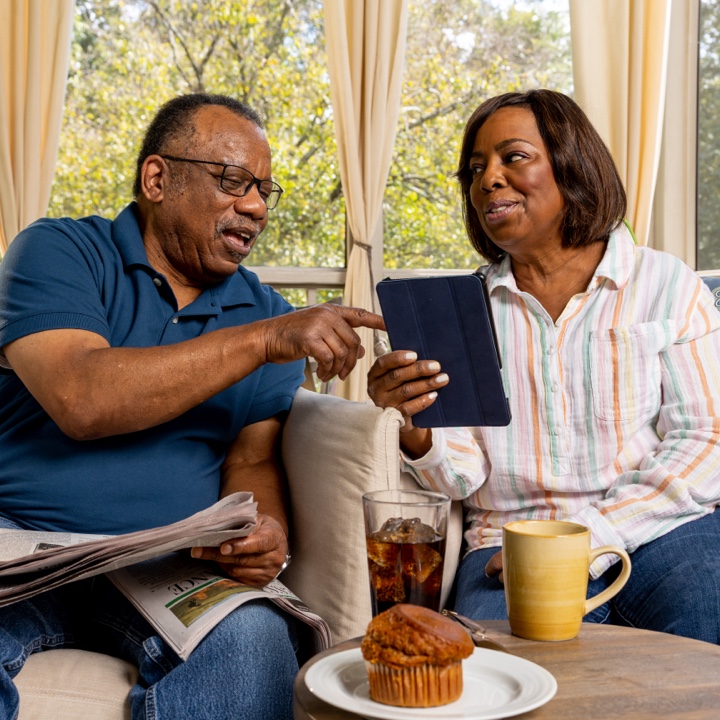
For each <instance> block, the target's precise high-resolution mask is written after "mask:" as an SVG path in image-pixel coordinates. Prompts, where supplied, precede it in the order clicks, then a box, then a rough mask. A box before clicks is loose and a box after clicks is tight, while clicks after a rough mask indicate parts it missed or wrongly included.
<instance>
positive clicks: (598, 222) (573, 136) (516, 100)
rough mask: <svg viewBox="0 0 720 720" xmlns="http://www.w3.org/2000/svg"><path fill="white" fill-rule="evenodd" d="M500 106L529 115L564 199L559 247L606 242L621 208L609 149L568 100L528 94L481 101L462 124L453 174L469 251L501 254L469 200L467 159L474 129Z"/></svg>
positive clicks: (541, 92) (624, 203)
mask: <svg viewBox="0 0 720 720" xmlns="http://www.w3.org/2000/svg"><path fill="white" fill-rule="evenodd" d="M502 107H525V108H527V109H528V110H530V111H531V112H532V113H533V115H534V116H535V122H536V123H537V126H538V130H539V131H540V136H541V137H542V139H543V142H544V143H545V148H546V149H547V152H548V156H549V158H550V164H551V166H552V169H553V175H554V176H555V182H556V183H557V186H558V189H559V190H560V194H561V195H562V197H563V200H564V201H565V210H564V215H563V220H562V226H561V235H562V241H563V244H564V245H566V246H578V245H589V244H590V243H593V242H595V241H597V240H604V241H607V239H608V237H609V236H610V233H611V232H612V231H613V230H614V229H615V228H616V227H617V226H618V225H619V224H620V223H621V222H622V220H623V218H624V217H625V212H626V209H627V198H626V195H625V189H624V188H623V185H622V181H621V180H620V176H619V175H618V172H617V169H616V167H615V163H614V162H613V159H612V156H611V155H610V151H609V150H608V149H607V147H606V145H605V143H604V142H603V141H602V138H601V137H600V135H599V134H598V132H597V130H595V128H594V127H593V126H592V124H591V123H590V120H588V118H587V115H585V113H584V112H583V111H582V110H581V109H580V106H579V105H578V104H577V103H576V102H575V101H574V100H572V99H571V98H569V97H568V96H567V95H563V94H562V93H559V92H554V91H552V90H528V91H527V92H524V93H520V92H511V93H506V94H504V95H498V96H497V97H493V98H490V99H489V100H486V101H485V102H484V103H482V105H480V107H478V108H477V110H475V112H474V113H473V114H472V115H471V117H470V119H469V120H468V122H467V125H466V126H465V133H464V135H463V140H462V146H461V148H460V162H459V164H458V170H457V174H456V176H457V178H458V180H459V181H460V187H461V190H462V207H463V219H464V221H465V227H466V229H467V233H468V236H469V238H470V242H471V243H472V245H473V247H474V248H475V249H476V250H477V251H478V252H479V253H480V255H482V256H483V257H484V258H486V259H487V260H488V261H490V262H495V261H496V260H499V259H500V257H501V256H502V254H503V252H502V250H500V248H499V247H498V246H497V245H495V243H493V241H492V240H491V239H490V238H489V237H488V236H487V234H486V233H485V231H484V230H483V229H482V226H481V224H480V219H479V218H478V215H477V212H476V211H475V208H473V206H472V203H471V202H470V186H471V185H472V181H473V175H472V172H471V170H470V156H471V155H472V152H473V148H474V146H475V139H476V137H477V133H478V130H479V129H480V128H481V127H482V126H483V123H484V122H485V121H486V120H487V119H488V118H489V117H490V116H491V115H492V114H493V113H494V112H495V111H496V110H499V109H500V108H502Z"/></svg>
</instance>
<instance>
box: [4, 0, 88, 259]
mask: <svg viewBox="0 0 720 720" xmlns="http://www.w3.org/2000/svg"><path fill="white" fill-rule="evenodd" d="M74 11H75V0H0V252H1V253H3V254H4V253H5V251H6V250H7V247H8V245H9V243H10V242H11V241H12V239H13V238H14V237H15V235H17V233H18V232H20V230H22V229H23V228H24V227H26V226H27V225H29V224H30V223H31V222H33V221H34V220H37V219H38V218H40V217H42V216H43V215H45V213H46V211H47V206H48V203H49V201H50V191H51V188H52V182H53V175H54V173H55V164H56V162H57V150H58V141H59V136H60V127H61V123H62V113H63V103H64V100H65V86H66V82H67V72H68V63H69V60H70V43H71V40H72V27H73V15H74Z"/></svg>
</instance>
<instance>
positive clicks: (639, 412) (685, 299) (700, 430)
mask: <svg viewBox="0 0 720 720" xmlns="http://www.w3.org/2000/svg"><path fill="white" fill-rule="evenodd" d="M486 270H487V273H486V274H487V278H488V289H489V292H490V304H491V306H492V311H493V314H494V318H495V324H496V329H497V337H498V342H499V346H500V353H501V357H502V361H503V381H504V383H505V390H506V393H507V396H508V400H509V403H510V408H511V412H512V421H511V422H510V425H509V426H508V427H484V428H470V429H465V428H453V429H450V428H445V429H434V430H433V447H432V449H431V450H430V452H429V453H428V454H427V455H425V456H424V457H422V458H419V459H418V460H414V461H411V460H409V459H408V458H404V462H405V469H408V470H410V471H411V472H412V473H413V474H414V475H415V476H416V478H417V480H418V481H419V483H420V484H421V485H422V486H424V487H426V488H428V489H432V490H440V491H442V492H446V493H447V494H449V495H450V496H451V497H453V498H456V499H459V498H463V499H464V502H465V504H466V506H467V510H468V514H467V521H468V529H467V531H466V533H465V537H466V539H467V542H468V547H469V549H470V550H474V549H477V548H480V547H491V546H498V545H500V544H501V540H502V526H503V525H504V524H505V523H507V522H510V521H511V520H518V519H525V518H531V519H542V518H550V519H567V520H572V521H575V522H579V523H581V524H583V525H586V526H587V527H589V528H590V530H591V533H592V542H593V546H594V547H597V546H600V545H618V546H620V547H622V548H625V549H627V550H628V552H633V551H634V550H635V549H636V548H637V547H639V546H640V545H642V544H644V543H647V542H649V541H651V540H653V539H654V538H657V537H659V536H661V535H663V534H664V533H667V532H669V531H670V530H672V529H673V528H675V527H678V526H679V525H681V524H682V523H685V522H688V521H690V520H693V519H696V518H699V517H701V516H703V515H705V514H706V513H709V512H711V511H712V510H713V508H714V507H715V506H716V505H717V504H720V313H718V311H717V310H716V309H715V308H714V306H713V299H712V295H711V293H710V292H709V290H708V289H707V288H706V287H705V286H704V284H703V283H702V281H701V280H700V278H699V277H698V275H697V274H696V273H694V272H693V271H692V270H691V269H690V268H689V267H687V266H686V265H685V264H683V263H682V262H681V261H680V260H678V259H677V258H675V257H673V256H672V255H669V254H667V253H661V252H657V251H655V250H652V249H649V248H644V247H636V246H635V244H634V243H633V241H632V238H631V237H630V234H629V232H628V231H627V230H626V228H625V227H621V228H620V229H618V230H616V231H615V232H614V233H613V234H612V235H611V237H610V240H609V243H608V247H607V249H606V251H605V254H604V256H603V259H602V261H601V262H600V264H599V265H598V267H597V269H596V271H595V274H594V276H593V278H592V280H591V281H590V284H589V286H588V288H587V290H586V291H585V292H583V293H581V294H578V295H575V296H574V297H573V298H572V299H571V300H570V302H569V303H568V305H567V307H566V308H565V310H564V311H563V313H562V314H561V315H560V317H559V318H558V319H557V321H555V322H553V320H552V318H551V317H550V316H549V315H548V313H547V312H546V311H545V310H544V308H543V307H542V306H541V305H540V303H539V302H538V301H537V300H536V299H535V298H534V297H532V296H531V295H529V294H528V293H524V292H521V291H520V290H519V289H518V287H517V285H516V283H515V278H514V276H513V273H512V270H511V266H510V259H509V258H508V257H505V258H504V259H503V260H502V261H501V262H499V263H496V264H493V265H490V266H488V267H487V268H486ZM450 382H452V378H450ZM441 392H442V391H441ZM616 560H617V557H616V556H612V555H604V556H601V557H600V558H599V559H598V560H597V561H596V562H595V563H594V564H593V567H592V575H593V576H594V577H597V576H598V575H599V574H601V573H602V572H604V570H605V569H607V567H609V565H610V564H612V562H614V561H616Z"/></svg>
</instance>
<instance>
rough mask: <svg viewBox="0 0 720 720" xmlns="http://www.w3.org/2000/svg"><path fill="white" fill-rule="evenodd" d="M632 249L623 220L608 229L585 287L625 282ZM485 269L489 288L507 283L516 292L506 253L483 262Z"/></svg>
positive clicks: (633, 246) (628, 274)
mask: <svg viewBox="0 0 720 720" xmlns="http://www.w3.org/2000/svg"><path fill="white" fill-rule="evenodd" d="M635 250H636V246H635V242H634V240H633V238H632V234H631V233H630V231H629V230H628V228H627V226H626V225H625V224H624V223H623V224H621V225H620V226H619V227H618V228H616V229H615V230H613V231H612V233H610V238H609V240H608V243H607V247H606V248H605V254H604V255H603V256H602V259H601V260H600V263H599V264H598V266H597V268H596V269H595V273H594V274H593V277H592V279H591V280H590V284H589V286H588V290H591V289H593V288H594V287H595V286H596V285H598V284H599V283H600V281H601V280H603V279H607V280H610V282H612V283H613V284H614V285H615V286H616V288H618V289H620V288H622V287H624V286H625V285H627V283H628V281H629V280H630V275H631V273H632V271H633V267H634V264H635ZM484 270H485V274H486V277H487V281H488V291H489V292H492V291H493V290H494V289H495V288H497V287H507V288H508V289H510V290H514V291H515V292H519V290H518V287H517V284H516V283H515V276H514V275H513V272H512V266H511V261H510V256H509V255H505V256H504V257H503V258H502V259H501V260H500V261H499V262H497V263H492V264H490V265H488V266H486V268H485V269H484Z"/></svg>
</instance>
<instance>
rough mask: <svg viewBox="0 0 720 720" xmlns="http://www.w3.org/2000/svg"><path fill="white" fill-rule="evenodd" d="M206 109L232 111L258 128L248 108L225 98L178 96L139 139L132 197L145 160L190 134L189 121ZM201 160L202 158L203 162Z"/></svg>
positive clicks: (255, 117)
mask: <svg viewBox="0 0 720 720" xmlns="http://www.w3.org/2000/svg"><path fill="white" fill-rule="evenodd" d="M207 105H220V106H222V107H225V108H227V109H228V110H232V112H234V113H235V114H236V115H238V116H239V117H242V118H245V119H246V120H249V121H250V122H252V123H255V125H257V126H258V127H259V128H262V126H263V124H262V120H261V119H260V116H259V115H258V114H257V113H256V112H255V110H253V109H252V108H251V107H250V106H249V105H246V104H245V103H243V102H240V101H239V100H236V99H235V98H232V97H229V96H227V95H212V94H209V93H190V94H189V95H179V96H178V97H175V98H173V99H172V100H169V101H168V102H166V103H165V104H164V105H163V106H162V107H161V108H160V109H159V110H158V112H157V115H155V117H154V118H153V119H152V122H151V123H150V125H149V126H148V129H147V131H146V132H145V137H144V138H143V142H142V147H141V148H140V152H139V153H138V156H137V160H136V161H135V182H134V184H133V195H134V196H135V197H137V196H138V195H139V194H140V173H141V171H142V166H143V163H144V162H145V158H147V157H148V156H150V155H161V154H162V153H163V152H166V148H167V145H168V142H169V141H170V140H171V139H173V138H175V137H178V136H180V135H182V134H183V133H191V132H192V129H193V128H192V119H193V116H194V115H195V113H196V112H197V110H199V109H200V108H201V107H205V106H207ZM203 159H204V158H203Z"/></svg>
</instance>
